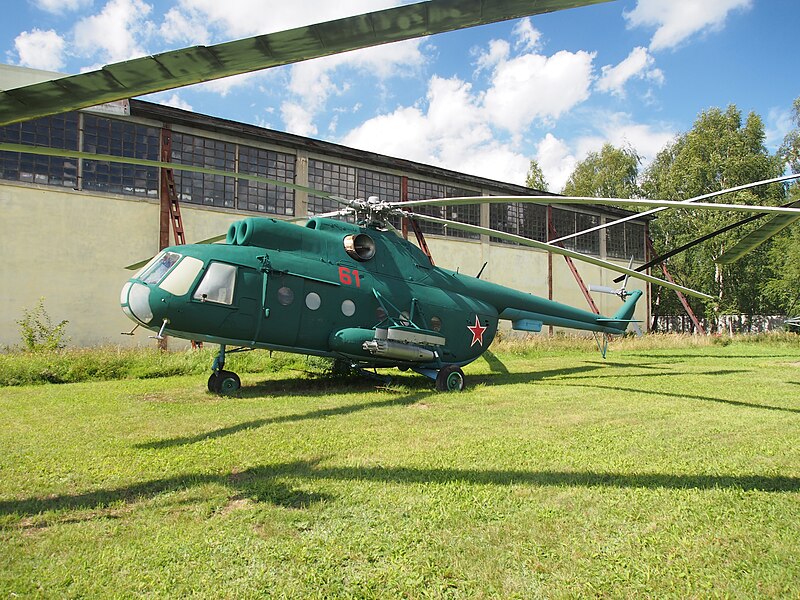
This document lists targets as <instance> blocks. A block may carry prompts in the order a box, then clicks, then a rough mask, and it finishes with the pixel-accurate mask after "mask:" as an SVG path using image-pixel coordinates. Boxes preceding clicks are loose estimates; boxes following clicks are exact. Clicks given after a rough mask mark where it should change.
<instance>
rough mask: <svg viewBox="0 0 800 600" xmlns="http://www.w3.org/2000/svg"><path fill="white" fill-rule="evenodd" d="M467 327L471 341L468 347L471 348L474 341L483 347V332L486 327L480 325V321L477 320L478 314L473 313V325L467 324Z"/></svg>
mask: <svg viewBox="0 0 800 600" xmlns="http://www.w3.org/2000/svg"><path fill="white" fill-rule="evenodd" d="M467 329H469V330H470V331H471V332H472V343H471V344H470V345H469V347H470V348H472V347H473V346H474V345H475V344H476V343H477V344H480V345H481V347H483V333H484V332H485V331H486V330H487V329H488V327H484V326H483V325H481V322H480V321H479V320H478V315H475V325H467Z"/></svg>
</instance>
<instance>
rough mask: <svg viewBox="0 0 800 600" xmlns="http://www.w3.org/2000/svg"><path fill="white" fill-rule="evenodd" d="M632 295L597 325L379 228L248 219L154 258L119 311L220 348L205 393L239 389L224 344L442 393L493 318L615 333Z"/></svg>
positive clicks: (125, 293)
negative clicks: (403, 378)
mask: <svg viewBox="0 0 800 600" xmlns="http://www.w3.org/2000/svg"><path fill="white" fill-rule="evenodd" d="M371 200H372V202H373V203H375V199H371ZM641 295H642V292H641V291H639V290H635V291H632V292H629V293H627V294H626V300H625V303H624V304H623V305H622V307H621V308H620V309H619V311H618V312H617V313H616V314H614V315H613V316H612V317H608V318H606V317H601V316H598V315H596V314H594V313H591V312H588V311H583V310H580V309H576V308H572V307H569V306H566V305H564V304H559V303H557V302H553V301H550V300H547V299H543V298H539V297H537V296H534V295H531V294H527V293H524V292H521V291H518V290H514V289H512V288H508V287H505V286H502V285H498V284H495V283H491V282H488V281H485V280H481V279H478V278H475V277H470V276H467V275H464V274H461V273H458V272H454V271H450V270H447V269H443V268H441V267H437V266H435V265H433V264H432V263H431V261H430V259H429V257H428V256H427V255H426V254H425V253H423V251H422V250H420V249H419V248H418V247H417V246H415V245H414V244H412V243H410V242H409V241H407V240H405V239H403V238H402V237H400V236H398V235H396V234H395V233H394V232H392V231H390V230H388V229H387V228H385V227H383V226H382V224H381V223H380V222H379V221H375V220H368V221H362V222H361V224H354V223H348V222H346V221H340V220H335V219H331V218H324V217H314V218H311V219H309V220H308V222H307V223H306V225H305V226H304V227H303V226H299V225H296V224H294V223H288V222H285V221H280V220H277V219H271V218H254V217H251V218H247V219H244V220H242V221H238V222H236V223H234V224H232V225H231V227H230V229H229V231H228V232H227V236H226V240H225V244H224V245H223V244H193V245H182V246H173V247H170V248H167V249H165V250H163V251H162V252H161V253H160V254H158V255H157V256H156V257H155V258H153V259H152V260H151V261H150V262H149V263H148V264H147V265H146V266H145V267H144V268H143V269H142V270H141V271H140V272H139V273H137V274H136V275H135V276H134V277H133V278H131V279H130V281H128V283H126V284H125V286H124V288H123V290H122V295H121V304H122V310H123V311H124V312H125V314H126V315H127V316H128V317H129V318H131V319H132V320H133V321H134V322H136V323H137V324H141V325H143V326H144V327H147V328H150V329H153V330H155V331H158V335H159V337H160V336H163V335H171V336H177V337H183V338H188V339H192V340H199V341H205V342H213V343H217V344H220V353H219V354H218V355H217V358H216V359H215V361H214V365H213V367H212V374H211V376H210V378H209V381H208V388H209V390H210V391H213V392H222V393H231V392H233V391H235V390H237V389H238V388H239V387H240V385H241V380H240V378H239V377H238V375H236V374H235V373H233V372H232V371H228V370H225V369H224V366H225V348H226V346H227V345H236V346H239V347H248V348H264V349H269V350H282V351H288V352H295V353H302V354H307V355H316V356H325V357H329V358H334V359H338V360H341V361H345V362H346V363H347V364H348V365H349V366H350V367H351V368H354V369H358V370H363V369H365V368H366V367H398V368H400V369H403V370H407V369H412V370H414V371H416V372H418V373H421V374H423V375H425V376H427V377H430V378H431V379H433V380H435V384H436V389H437V390H439V391H445V390H450V391H453V390H463V389H464V387H465V377H464V373H463V371H462V369H461V367H463V366H464V365H466V364H468V363H470V362H472V361H473V360H475V359H476V358H478V357H479V356H480V355H481V354H482V353H483V352H484V351H485V350H486V349H487V348H488V347H489V345H490V344H491V343H492V340H493V339H494V337H495V334H496V333H497V327H498V322H499V321H500V320H501V319H505V320H509V321H511V322H512V326H513V328H514V329H516V330H521V331H532V332H535V331H540V330H541V328H542V325H544V324H547V325H559V326H564V327H572V328H576V329H585V330H589V331H594V332H600V333H603V334H621V333H624V331H625V329H626V328H627V326H628V324H629V323H630V322H631V317H632V315H633V312H634V309H635V307H636V302H637V301H638V299H639V298H640V297H641Z"/></svg>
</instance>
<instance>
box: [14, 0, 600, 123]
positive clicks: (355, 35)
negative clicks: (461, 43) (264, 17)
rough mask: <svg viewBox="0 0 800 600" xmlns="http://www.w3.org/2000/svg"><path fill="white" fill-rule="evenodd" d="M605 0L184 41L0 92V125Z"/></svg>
mask: <svg viewBox="0 0 800 600" xmlns="http://www.w3.org/2000/svg"><path fill="white" fill-rule="evenodd" d="M606 1H608V0H527V1H526V0H427V1H425V2H418V3H416V4H407V5H404V6H398V7H395V8H389V9H385V10H379V11H375V12H371V13H366V14H363V15H358V16H353V17H345V18H343V19H337V20H334V21H328V22H326V23H317V24H314V25H308V26H305V27H297V28H295V29H288V30H286V31H279V32H277V33H268V34H265V35H258V36H255V37H250V38H245V39H241V40H237V41H233V42H225V43H222V44H216V45H213V46H192V47H190V48H183V49H181V50H172V51H169V52H162V53H161V54H155V55H153V56H145V57H142V58H135V59H133V60H128V61H125V62H120V63H114V64H110V65H106V66H105V67H103V68H102V69H100V70H97V71H90V72H87V73H82V74H80V75H72V76H67V77H62V78H60V79H54V80H51V81H45V82H42V83H36V84H33V85H28V86H24V87H21V88H16V89H12V90H6V91H4V92H1V93H0V125H8V124H10V123H17V122H19V121H25V120H28V119H35V118H37V117H44V116H46V115H52V114H56V113H61V112H67V111H71V110H77V109H80V108H87V107H89V106H94V105H97V104H102V103H104V102H112V101H115V100H122V99H125V98H132V97H135V96H141V95H142V94H149V93H152V92H160V91H163V90H168V89H173V88H176V87H182V86H185V85H191V84H194V83H201V82H205V81H212V80H215V79H220V78H222V77H228V76H230V75H239V74H241V73H249V72H251V71H258V70H261V69H268V68H270V67H276V66H281V65H288V64H291V63H296V62H300V61H304V60H308V59H311V58H318V57H321V56H329V55H332V54H338V53H340V52H347V51H349V50H356V49H359V48H368V47H370V46H377V45H380V44H386V43H389V42H397V41H401V40H408V39H412V38H417V37H423V36H427V35H432V34H436V33H442V32H445V31H453V30H456V29H463V28H466V27H473V26H475V25H483V24H487V23H495V22H498V21H505V20H508V19H516V18H520V17H526V16H530V15H535V14H541V13H546V12H552V11H556V10H562V9H566V8H574V7H578V6H585V5H589V4H597V3H599V2H606Z"/></svg>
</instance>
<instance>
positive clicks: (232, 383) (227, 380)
mask: <svg viewBox="0 0 800 600" xmlns="http://www.w3.org/2000/svg"><path fill="white" fill-rule="evenodd" d="M241 387H242V380H241V379H239V376H238V375H237V374H236V373H234V372H233V371H220V372H219V374H218V375H217V388H218V389H217V392H218V393H220V394H222V395H223V396H229V395H230V394H234V393H236V392H237V391H239V388H241Z"/></svg>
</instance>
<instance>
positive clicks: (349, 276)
mask: <svg viewBox="0 0 800 600" xmlns="http://www.w3.org/2000/svg"><path fill="white" fill-rule="evenodd" d="M339 281H341V282H342V285H353V281H355V284H356V287H357V288H360V287H361V277H360V276H359V274H358V270H356V269H350V268H348V267H339Z"/></svg>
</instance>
